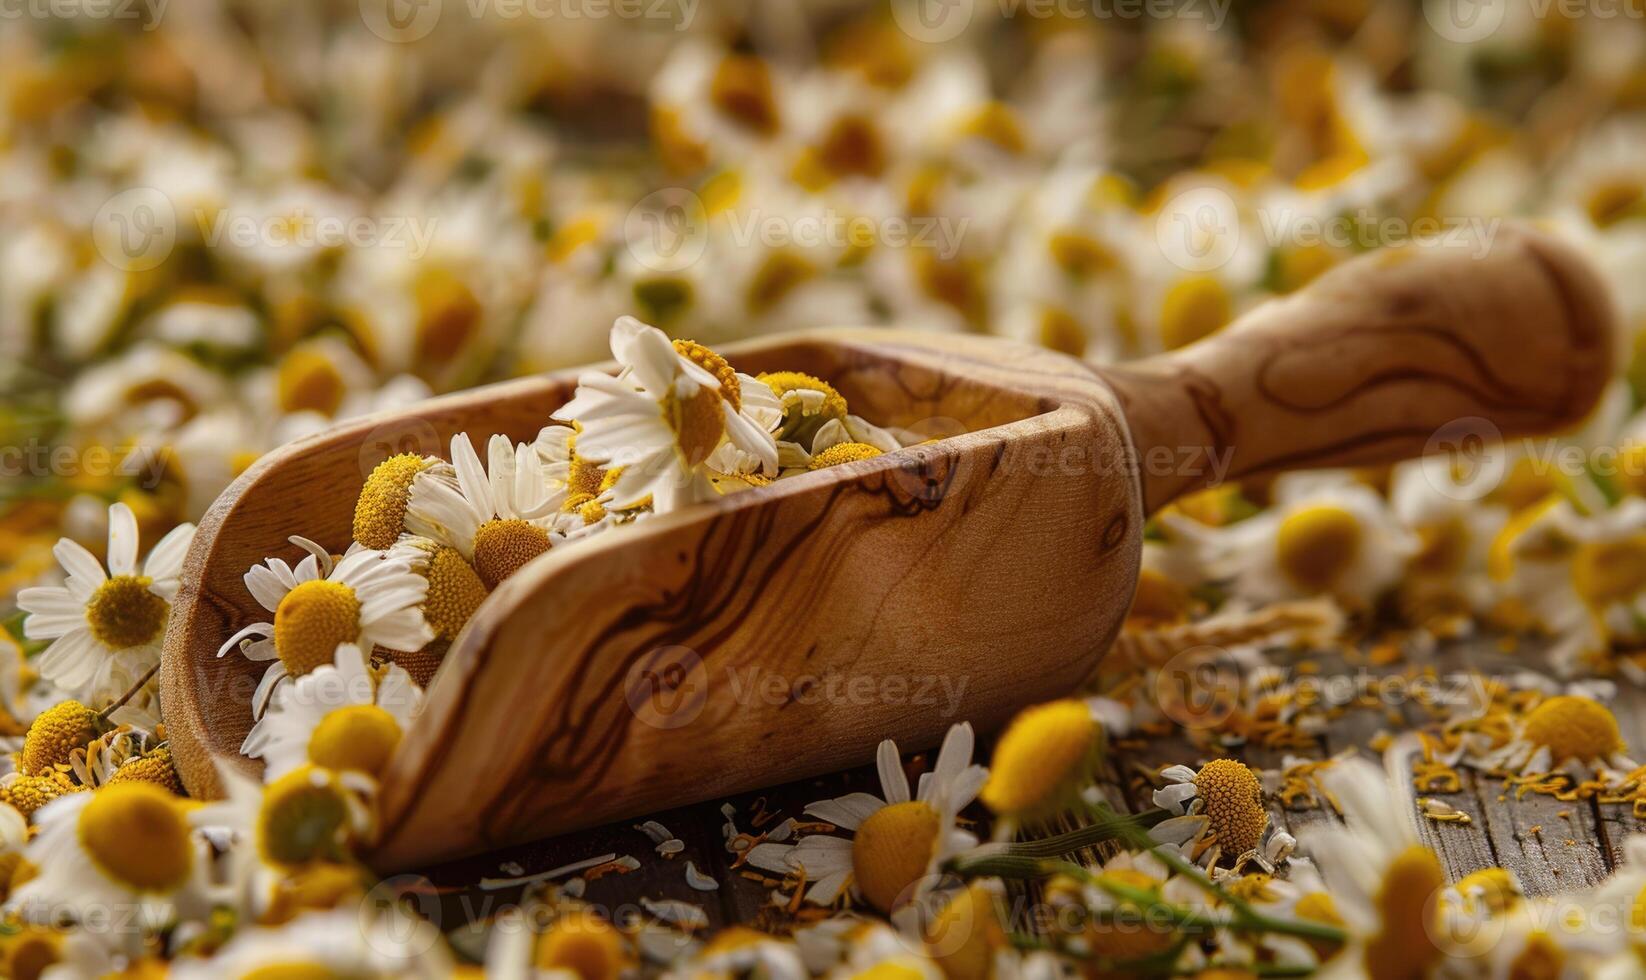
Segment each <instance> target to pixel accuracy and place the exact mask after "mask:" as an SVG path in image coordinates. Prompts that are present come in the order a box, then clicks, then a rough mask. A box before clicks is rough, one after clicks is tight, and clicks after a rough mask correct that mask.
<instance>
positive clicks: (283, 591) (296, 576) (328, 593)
mask: <svg viewBox="0 0 1646 980" xmlns="http://www.w3.org/2000/svg"><path fill="white" fill-rule="evenodd" d="M292 541H293V543H295V544H297V545H298V546H299V547H302V548H304V549H305V550H307V551H308V552H309V555H308V557H307V558H304V559H303V560H302V561H300V562H298V563H297V565H296V566H295V567H293V566H291V565H288V564H287V563H286V562H285V561H284V560H283V559H280V558H270V559H268V560H267V561H265V562H263V563H262V564H259V565H253V566H252V568H251V570H250V571H249V572H247V573H246V588H247V590H248V591H250V592H251V594H252V597H253V598H255V599H256V600H257V601H258V603H259V604H260V605H262V607H263V608H264V609H267V610H268V611H269V612H271V613H273V614H274V617H273V621H272V622H259V623H253V624H251V625H250V626H247V627H245V628H244V629H241V630H240V631H239V632H238V633H235V634H234V635H233V636H231V637H229V639H228V640H227V641H225V642H224V643H223V645H222V646H221V647H220V648H219V649H218V651H217V655H218V656H219V657H221V656H223V655H224V654H226V653H228V652H229V651H230V650H239V651H240V652H241V653H243V654H244V655H245V656H246V657H247V659H250V660H255V661H258V662H268V661H273V662H272V663H270V664H269V669H268V670H267V671H266V672H265V673H264V674H263V679H262V681H261V682H260V683H259V684H258V686H257V691H256V692H255V693H254V695H253V698H252V706H253V710H254V712H255V713H256V714H258V715H261V714H262V711H263V707H264V706H266V705H267V703H268V697H269V695H270V694H271V693H272V692H273V690H274V687H275V685H277V684H279V683H280V682H281V681H282V680H284V679H285V678H287V677H301V676H303V675H304V674H307V673H309V672H310V671H312V670H314V669H315V668H317V667H320V666H323V665H325V664H330V663H332V662H333V661H334V659H335V656H336V652H337V648H338V647H339V646H342V645H343V644H354V645H355V646H358V647H359V648H360V649H362V650H371V649H373V648H375V647H378V646H382V647H386V648H388V649H390V650H421V649H423V647H424V646H425V645H427V644H428V642H429V641H430V640H432V639H434V631H433V630H431V629H430V628H429V624H428V621H427V620H426V619H425V618H424V617H423V610H422V605H423V602H424V601H425V600H426V599H427V598H428V590H429V580H428V579H426V578H424V577H423V576H421V575H419V574H417V573H416V572H414V571H412V569H411V566H410V564H409V563H408V562H407V561H406V560H404V559H403V558H391V557H387V556H386V555H385V553H384V552H380V551H372V550H370V549H367V548H361V547H359V546H358V545H357V546H355V547H353V548H350V549H349V552H348V554H346V555H344V556H343V557H342V558H341V559H340V560H336V561H334V560H333V558H332V556H331V554H330V553H328V552H327V551H326V550H325V549H324V548H322V547H320V546H319V545H317V544H315V543H314V542H312V541H309V540H307V539H305V538H295V537H294V538H293V539H292Z"/></svg>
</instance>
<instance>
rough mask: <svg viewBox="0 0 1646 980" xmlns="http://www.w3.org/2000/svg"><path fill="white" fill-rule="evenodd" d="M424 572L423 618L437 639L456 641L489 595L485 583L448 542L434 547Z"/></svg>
mask: <svg viewBox="0 0 1646 980" xmlns="http://www.w3.org/2000/svg"><path fill="white" fill-rule="evenodd" d="M424 574H425V576H426V577H427V578H428V580H429V592H428V597H427V598H426V599H424V600H423V618H425V619H427V620H428V622H429V627H430V628H431V629H433V630H434V635H435V637H436V638H437V639H441V640H448V641H449V640H454V639H456V638H457V634H458V633H459V632H460V631H461V630H462V629H463V626H464V624H466V623H467V622H468V621H469V618H470V617H471V616H473V615H474V611H475V610H476V609H478V608H480V603H482V602H484V601H485V599H486V596H487V595H488V594H489V590H488V589H487V588H486V583H485V582H483V581H481V579H480V573H478V572H476V571H475V570H474V568H473V566H471V565H470V564H469V563H468V562H466V561H464V560H463V555H462V554H461V553H459V552H458V550H457V549H456V548H451V547H447V546H445V545H441V546H440V547H438V548H436V549H435V550H434V554H433V555H431V556H430V558H429V565H428V569H427V571H426V572H425V573H424Z"/></svg>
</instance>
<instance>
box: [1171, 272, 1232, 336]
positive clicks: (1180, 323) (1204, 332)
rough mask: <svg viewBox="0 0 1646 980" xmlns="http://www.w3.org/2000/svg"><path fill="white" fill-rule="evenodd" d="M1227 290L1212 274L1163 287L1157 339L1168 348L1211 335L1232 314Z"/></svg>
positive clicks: (1221, 327) (1192, 277)
mask: <svg viewBox="0 0 1646 980" xmlns="http://www.w3.org/2000/svg"><path fill="white" fill-rule="evenodd" d="M1233 315H1234V314H1233V310H1232V308H1231V304H1230V301H1229V291H1228V290H1226V289H1224V288H1223V284H1222V283H1221V282H1218V280H1217V278H1216V277H1214V276H1190V277H1189V278H1187V279H1183V280H1180V281H1179V282H1177V283H1175V284H1173V286H1172V287H1171V288H1170V289H1168V290H1167V291H1166V296H1165V298H1164V299H1163V300H1162V301H1161V305H1160V343H1161V346H1163V347H1165V348H1166V349H1167V350H1176V349H1177V348H1179V347H1187V346H1188V345H1189V344H1192V343H1194V342H1195V341H1197V340H1200V339H1202V338H1204V337H1210V336H1211V335H1212V334H1214V333H1217V332H1218V331H1219V330H1222V329H1223V328H1224V326H1226V325H1227V324H1228V322H1229V320H1230V319H1231V318H1232V317H1233Z"/></svg>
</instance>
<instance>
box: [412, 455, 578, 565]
mask: <svg viewBox="0 0 1646 980" xmlns="http://www.w3.org/2000/svg"><path fill="white" fill-rule="evenodd" d="M451 456H452V467H453V469H454V471H455V475H452V476H448V475H445V474H443V473H436V472H432V471H431V472H428V473H423V474H419V476H418V477H417V478H416V479H414V480H413V481H412V484H411V500H410V502H409V503H408V504H407V507H406V529H407V530H408V531H410V532H411V533H413V534H417V535H420V536H422V537H426V538H430V539H432V540H434V541H438V542H440V543H441V544H444V545H448V546H450V547H452V548H456V549H457V550H458V551H459V552H460V553H461V554H462V556H463V558H464V559H466V560H467V561H468V562H469V563H470V564H472V565H473V566H474V569H475V571H476V572H478V573H479V574H480V578H481V581H483V582H485V583H486V587H487V588H496V587H497V584H498V583H499V582H501V581H503V580H504V579H506V578H508V577H509V576H510V575H513V574H514V573H515V572H517V571H519V570H520V568H521V567H522V566H524V565H525V564H526V563H527V562H528V561H531V560H532V559H533V558H536V557H537V556H538V555H541V554H543V553H545V552H547V551H548V550H549V548H551V547H552V546H553V545H554V534H553V521H552V516H553V514H554V513H555V511H556V509H557V508H558V507H559V506H560V501H561V500H562V499H564V495H563V493H556V492H554V491H552V490H551V489H550V486H549V483H548V481H547V480H546V479H545V477H544V475H543V463H542V459H541V458H540V457H539V456H538V454H537V451H536V450H535V449H533V448H532V447H531V446H529V445H526V444H520V445H516V444H515V443H514V442H513V441H512V440H510V439H509V438H508V437H507V436H502V435H494V436H492V437H491V439H490V440H489V441H488V442H487V446H486V457H487V459H486V464H485V465H484V466H482V465H481V462H480V457H479V456H478V455H477V454H476V453H475V451H474V445H473V443H471V442H470V441H469V437H468V434H467V433H461V432H460V433H458V434H457V435H455V436H452V441H451Z"/></svg>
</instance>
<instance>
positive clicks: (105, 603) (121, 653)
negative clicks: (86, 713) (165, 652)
mask: <svg viewBox="0 0 1646 980" xmlns="http://www.w3.org/2000/svg"><path fill="white" fill-rule="evenodd" d="M193 540H194V525H192V524H182V525H179V526H178V527H176V528H174V529H173V530H172V531H171V532H170V533H168V534H167V535H166V536H165V537H163V538H161V539H160V540H159V541H158V542H156V544H155V545H154V547H153V548H152V549H151V550H150V551H149V555H148V557H147V558H146V559H145V560H144V561H143V563H142V565H141V566H139V565H138V563H137V545H138V541H137V518H136V516H134V515H133V514H132V512H131V508H130V507H127V506H126V505H125V504H123V503H117V504H113V505H112V506H110V507H109V550H108V559H109V563H108V570H107V571H104V568H103V565H102V563H100V562H99V561H98V560H97V559H96V558H95V557H93V556H92V554H91V552H89V551H87V550H86V549H85V548H83V547H81V546H80V545H78V544H76V543H75V542H73V541H71V540H69V539H68V538H63V539H61V540H59V541H58V542H57V545H56V547H54V548H53V549H52V553H53V554H55V555H56V556H57V560H58V562H59V564H61V565H62V567H63V571H64V572H65V573H66V576H67V577H66V578H65V579H64V582H63V584H62V585H56V586H37V587H35V588H30V589H24V590H22V591H21V592H19V593H18V595H17V605H18V606H19V607H20V608H22V609H23V611H24V612H27V613H28V614H29V616H28V618H27V619H26V620H24V622H23V635H24V636H26V637H28V638H29V639H31V640H50V641H51V645H50V646H48V647H47V648H46V649H45V650H43V651H41V653H40V654H39V656H38V657H36V658H35V662H34V663H35V667H36V669H38V670H39V671H40V676H42V677H44V678H45V679H46V680H48V681H50V682H52V683H53V684H55V685H57V687H59V688H61V689H62V690H63V692H64V693H66V694H68V695H70V696H72V697H74V698H75V699H77V700H79V701H84V702H86V703H88V704H97V703H101V702H104V701H108V700H111V699H113V698H117V697H119V696H120V695H121V694H123V693H125V691H126V690H127V689H129V688H130V687H131V685H132V684H133V683H134V682H135V681H136V680H137V678H139V677H141V676H142V675H143V673H144V672H145V671H147V670H148V669H149V668H151V667H153V666H154V665H155V664H157V663H159V661H160V645H161V641H162V640H163V639H164V638H165V635H166V622H167V619H168V618H169V616H170V614H171V600H172V597H173V596H175V595H176V594H177V585H178V576H179V575H180V574H181V573H182V569H183V556H184V555H186V554H187V553H188V550H189V544H190V543H191V542H192V541H193Z"/></svg>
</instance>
